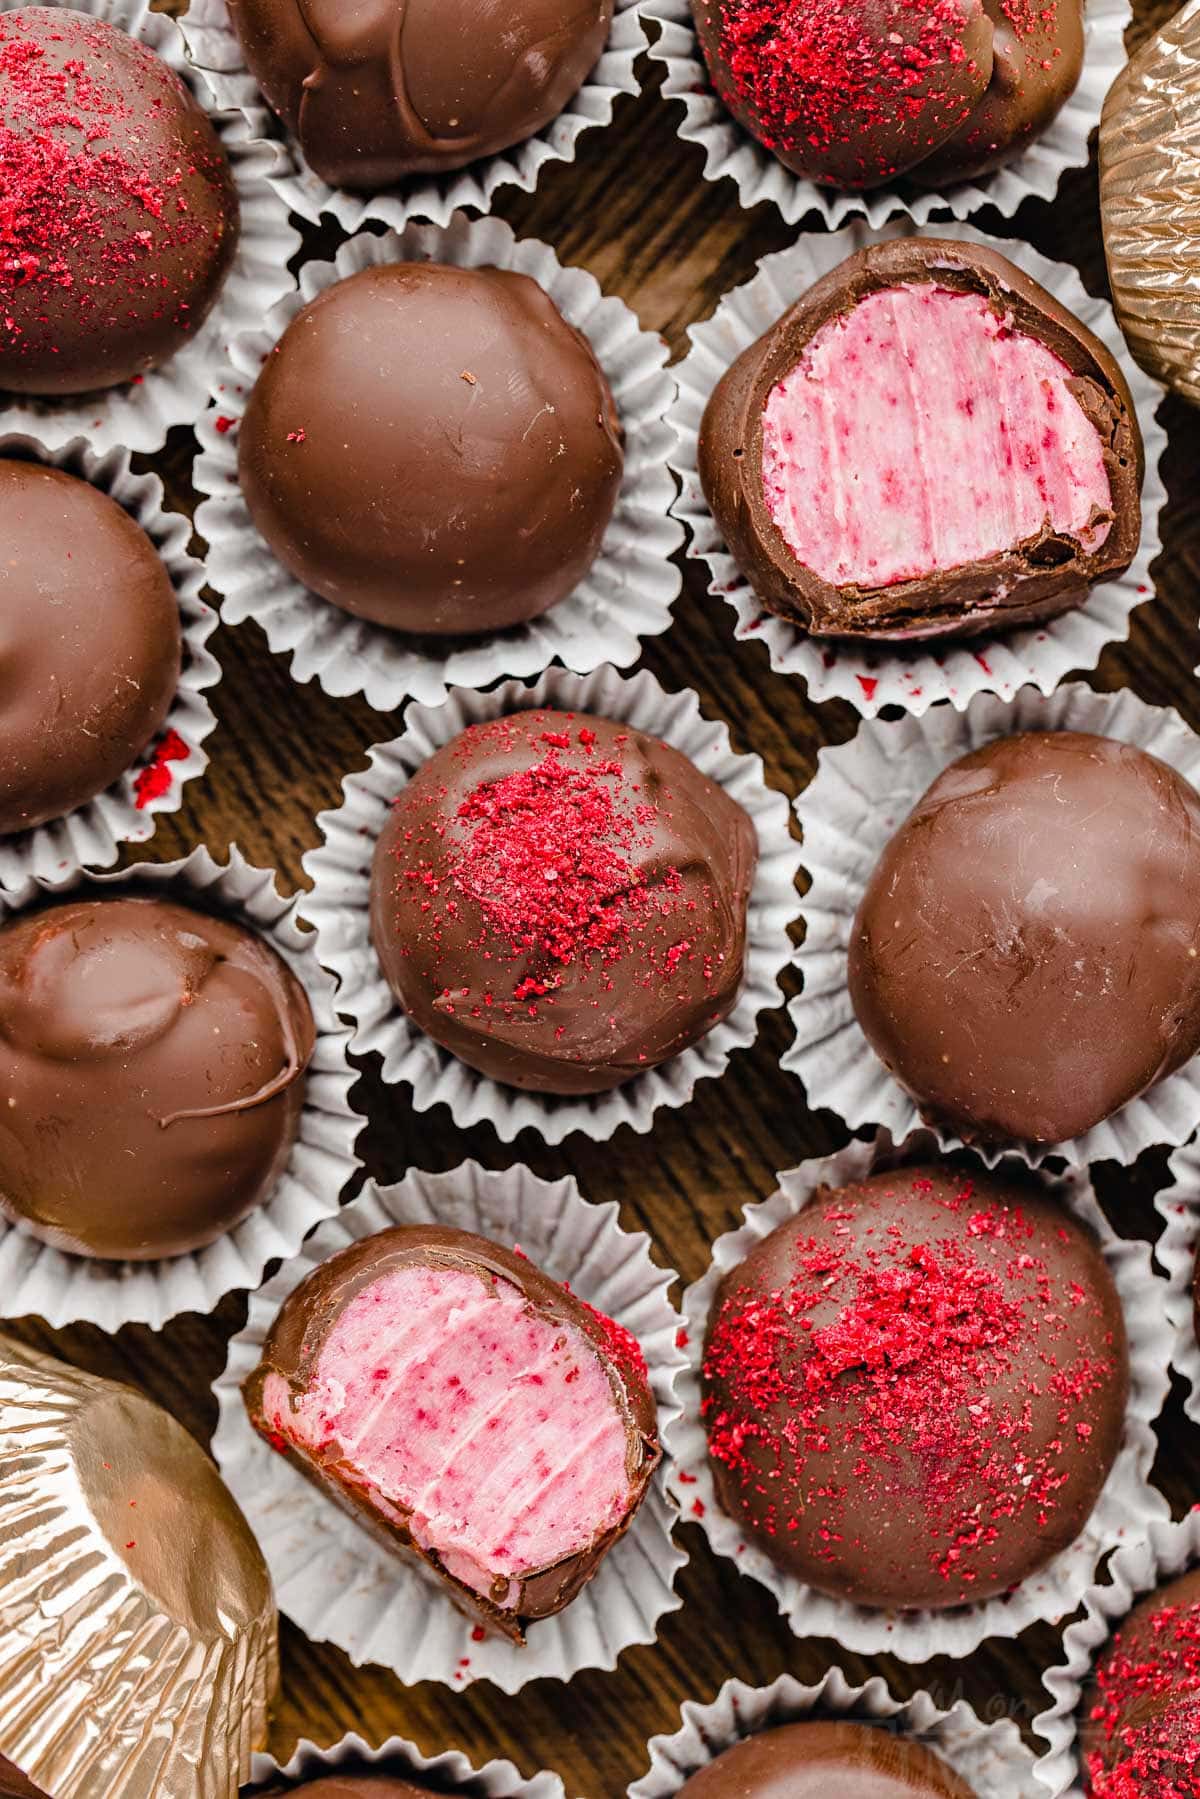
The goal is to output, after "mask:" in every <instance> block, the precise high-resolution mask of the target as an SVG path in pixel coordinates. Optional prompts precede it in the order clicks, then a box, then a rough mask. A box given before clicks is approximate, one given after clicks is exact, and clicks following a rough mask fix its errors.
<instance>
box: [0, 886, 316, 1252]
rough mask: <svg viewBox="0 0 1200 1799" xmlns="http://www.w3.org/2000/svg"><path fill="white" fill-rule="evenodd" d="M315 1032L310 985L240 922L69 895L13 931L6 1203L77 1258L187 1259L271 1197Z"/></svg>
mask: <svg viewBox="0 0 1200 1799" xmlns="http://www.w3.org/2000/svg"><path fill="white" fill-rule="evenodd" d="M314 1040H315V1029H314V1025H313V1018H312V1012H311V1009H310V1007H309V1003H308V997H307V995H306V994H305V992H304V989H303V987H301V985H300V983H299V982H298V981H297V979H296V977H295V976H294V975H293V974H292V972H291V970H290V969H289V968H288V967H287V965H286V963H285V962H283V961H282V960H281V959H280V957H279V956H278V955H277V954H276V953H275V951H274V950H273V949H272V948H271V947H270V946H269V944H267V943H265V942H264V941H263V940H262V938H260V937H258V936H257V935H256V934H255V933H254V932H253V931H249V930H247V929H246V928H245V927H244V926H242V925H240V924H235V923H233V922H230V921H226V920H224V919H220V918H214V917H212V916H210V915H208V914H207V913H203V912H197V911H194V910H193V909H192V908H191V907H189V906H180V905H176V904H175V903H174V902H173V901H170V900H165V899H158V898H155V899H140V898H132V897H129V896H126V895H119V896H114V897H105V898H92V897H89V898H83V899H75V900H68V901H65V902H64V903H62V904H60V905H55V906H50V907H47V908H45V909H44V910H40V911H35V912H31V913H28V914H19V915H17V916H16V917H15V918H13V919H12V920H11V921H10V922H9V923H8V924H6V925H5V926H4V927H3V929H0V1094H3V1095H4V1099H5V1104H4V1107H3V1110H2V1111H0V1211H2V1212H3V1214H4V1216H5V1217H7V1218H9V1219H10V1220H12V1221H13V1222H15V1223H18V1224H20V1225H21V1226H22V1228H23V1229H25V1230H27V1231H28V1232H30V1234H31V1235H33V1236H35V1237H39V1238H41V1239H42V1240H43V1241H44V1242H47V1243H51V1244H53V1245H54V1246H55V1247H56V1248H58V1249H65V1250H67V1251H69V1252H71V1253H73V1254H76V1255H83V1256H93V1257H99V1258H104V1259H117V1258H128V1259H130V1260H135V1261H146V1260H150V1259H153V1258H156V1257H160V1256H171V1255H181V1254H183V1253H184V1252H185V1251H187V1250H192V1249H197V1248H199V1247H200V1246H201V1245H202V1244H205V1243H210V1242H212V1240H213V1239H214V1238H216V1237H219V1236H221V1235H222V1233H223V1232H225V1231H227V1230H229V1229H231V1228H232V1226H233V1225H235V1224H237V1223H238V1222H239V1221H240V1220H241V1219H242V1218H244V1217H245V1216H246V1214H247V1213H248V1212H250V1211H252V1210H253V1208H254V1207H255V1206H256V1205H258V1204H259V1203H260V1202H261V1201H262V1200H263V1199H264V1198H265V1197H266V1196H267V1194H268V1193H269V1192H270V1190H271V1188H272V1187H273V1186H274V1185H275V1182H276V1180H277V1179H278V1177H279V1174H280V1173H281V1171H282V1169H283V1166H284V1164H285V1162H286V1161H287V1157H288V1154H289V1152H290V1150H291V1146H292V1143H293V1141H294V1139H295V1135H296V1130H297V1126H298V1121H299V1117H300V1110H301V1107H302V1105H303V1103H304V1084H305V1083H304V1072H305V1069H306V1068H307V1066H308V1062H309V1059H310V1057H311V1055H312V1051H313V1045H314Z"/></svg>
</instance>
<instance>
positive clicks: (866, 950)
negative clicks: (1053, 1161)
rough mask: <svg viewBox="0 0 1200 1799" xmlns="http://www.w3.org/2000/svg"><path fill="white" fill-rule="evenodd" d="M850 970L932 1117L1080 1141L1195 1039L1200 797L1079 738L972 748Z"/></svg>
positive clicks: (1166, 774) (871, 903) (1199, 988)
mask: <svg viewBox="0 0 1200 1799" xmlns="http://www.w3.org/2000/svg"><path fill="white" fill-rule="evenodd" d="M848 978H849V985H850V996H851V999H852V1001H853V1003H854V1010H855V1012H856V1014H857V1016H858V1021H859V1024H860V1025H861V1026H862V1029H863V1031H864V1032H865V1034H866V1037H867V1040H868V1042H869V1043H870V1044H871V1046H872V1048H873V1049H874V1050H875V1052H876V1054H877V1055H878V1056H879V1057H880V1059H881V1061H882V1062H883V1063H884V1064H885V1066H886V1067H887V1069H888V1070H889V1072H890V1073H891V1074H892V1075H893V1076H894V1077H895V1079H896V1080H897V1081H899V1083H900V1085H901V1086H902V1087H904V1089H905V1090H906V1091H907V1092H908V1093H909V1094H911V1096H912V1098H913V1099H914V1100H915V1101H916V1103H917V1105H918V1106H919V1107H920V1109H921V1112H922V1115H923V1116H924V1117H925V1118H926V1120H927V1121H929V1122H930V1123H932V1124H935V1125H939V1126H944V1127H945V1128H947V1129H949V1130H952V1131H956V1132H958V1133H959V1134H960V1135H961V1136H962V1137H963V1138H964V1139H966V1140H967V1141H972V1142H981V1143H993V1142H996V1143H1000V1142H1006V1141H1014V1140H1016V1141H1028V1142H1032V1143H1044V1144H1050V1143H1065V1142H1067V1141H1068V1140H1069V1139H1071V1138H1075V1137H1079V1136H1081V1135H1082V1134H1083V1133H1084V1132H1085V1131H1088V1130H1090V1129H1091V1128H1092V1126H1093V1125H1096V1124H1099V1123H1100V1122H1101V1121H1102V1120H1103V1119H1105V1118H1108V1117H1110V1116H1111V1114H1112V1113H1114V1112H1116V1111H1117V1110H1118V1109H1119V1108H1120V1107H1121V1106H1123V1105H1125V1104H1126V1103H1127V1102H1128V1101H1129V1100H1131V1099H1135V1098H1136V1097H1137V1096H1138V1095H1139V1094H1141V1093H1144V1092H1145V1091H1146V1090H1147V1088H1149V1087H1151V1086H1153V1085H1154V1083H1155V1082H1156V1081H1158V1080H1160V1079H1161V1078H1162V1077H1163V1076H1164V1075H1167V1074H1171V1073H1172V1072H1173V1071H1174V1070H1175V1069H1177V1068H1179V1067H1181V1066H1182V1064H1183V1063H1184V1062H1186V1061H1188V1059H1189V1058H1190V1057H1191V1056H1192V1055H1194V1054H1195V1052H1196V1050H1197V1048H1200V795H1197V793H1196V792H1195V790H1194V789H1193V788H1192V787H1190V786H1189V785H1188V783H1187V782H1186V781H1185V780H1184V779H1183V778H1182V776H1180V775H1178V774H1176V773H1175V771H1174V769H1172V768H1169V767H1168V766H1167V765H1166V763H1164V762H1160V761H1159V760H1158V758H1157V757H1155V756H1150V755H1147V754H1146V753H1145V751H1143V750H1140V749H1137V748H1136V747H1135V746H1134V745H1132V744H1128V743H1120V742H1117V741H1116V740H1115V739H1113V738H1108V737H1098V736H1093V735H1091V734H1089V733H1084V732H1075V731H1057V732H1055V731H1029V732H1024V733H1021V734H1019V735H1017V736H1013V737H1001V738H998V739H997V740H996V741H995V742H993V743H990V744H988V745H986V747H985V748H983V749H979V750H974V751H972V753H971V754H970V755H968V756H964V757H962V758H961V759H960V760H959V761H957V762H955V763H952V764H951V766H950V767H949V768H947V769H946V770H945V771H944V773H943V774H941V775H939V777H938V779H937V780H936V781H935V782H934V783H933V785H932V787H930V789H929V791H928V792H927V793H926V794H925V795H924V796H923V798H922V799H920V800H919V801H918V802H917V804H916V806H915V807H914V808H913V810H912V812H911V813H910V814H909V816H908V818H907V820H906V821H905V823H904V824H903V825H902V826H901V827H900V829H899V830H898V831H897V833H896V835H895V836H894V837H893V838H892V839H891V841H890V843H889V844H888V845H887V848H886V849H885V850H884V852H883V855H882V856H881V857H880V859H879V861H878V863H877V864H876V867H875V870H874V872H873V874H872V875H871V878H870V881H869V882H868V884H867V887H866V890H865V892H864V894H863V897H862V901H861V903H860V905H859V908H858V913H857V916H856V918H855V920H854V925H853V928H852V931H851V936H850V951H849V965H848Z"/></svg>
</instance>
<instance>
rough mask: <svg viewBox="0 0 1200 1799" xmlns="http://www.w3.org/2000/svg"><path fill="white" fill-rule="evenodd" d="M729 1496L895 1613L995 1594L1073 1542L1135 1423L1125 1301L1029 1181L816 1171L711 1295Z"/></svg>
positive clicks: (713, 1399) (713, 1433)
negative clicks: (782, 1219)
mask: <svg viewBox="0 0 1200 1799" xmlns="http://www.w3.org/2000/svg"><path fill="white" fill-rule="evenodd" d="M702 1379H703V1401H702V1416H703V1420H704V1426H705V1430H706V1432H707V1436H708V1447H709V1455H710V1458H711V1463H712V1469H713V1477H714V1480H715V1482H716V1488H717V1493H718V1496H719V1499H720V1503H721V1505H722V1507H723V1509H724V1510H725V1511H726V1512H727V1513H728V1514H729V1515H730V1516H731V1517H733V1518H735V1519H736V1520H737V1522H738V1524H739V1526H740V1527H741V1528H742V1529H743V1530H744V1531H745V1532H746V1535H747V1537H748V1538H750V1539H751V1540H752V1541H753V1542H754V1543H756V1544H757V1545H758V1547H759V1548H760V1549H762V1550H763V1551H764V1553H765V1554H766V1555H768V1556H769V1557H770V1558H771V1560H772V1561H773V1562H774V1563H776V1565H777V1566H778V1567H779V1568H781V1569H782V1570H784V1571H785V1572H786V1573H787V1574H790V1575H793V1576H794V1577H795V1578H796V1579H798V1580H801V1581H804V1582H805V1583H807V1584H808V1585H809V1586H812V1587H815V1588H816V1589H817V1590H818V1591H819V1592H823V1593H829V1594H832V1595H833V1596H834V1597H835V1598H838V1599H845V1600H850V1601H852V1602H854V1603H856V1604H858V1605H868V1606H880V1607H886V1608H888V1609H889V1610H897V1611H901V1610H912V1609H917V1610H921V1609H924V1608H926V1607H933V1608H939V1609H940V1608H944V1607H948V1606H955V1605H969V1604H974V1603H977V1602H978V1601H980V1600H984V1599H990V1598H993V1597H994V1596H995V1595H997V1594H1000V1593H1004V1592H1007V1591H1008V1589H1009V1588H1010V1587H1015V1586H1017V1585H1019V1583H1020V1582H1021V1581H1023V1580H1026V1579H1028V1578H1029V1576H1030V1575H1032V1574H1035V1573H1037V1572H1038V1570H1039V1569H1041V1568H1043V1567H1045V1566H1046V1564H1047V1563H1048V1562H1050V1561H1052V1560H1053V1558H1054V1557H1055V1556H1056V1555H1058V1554H1059V1552H1060V1551H1061V1550H1063V1549H1066V1548H1067V1547H1068V1545H1069V1544H1071V1543H1073V1542H1074V1541H1075V1539H1076V1537H1077V1536H1078V1535H1079V1533H1080V1531H1081V1530H1082V1529H1083V1527H1084V1525H1085V1524H1086V1523H1087V1520H1088V1518H1089V1517H1090V1515H1091V1513H1092V1510H1093V1508H1094V1506H1095V1504H1096V1501H1097V1499H1098V1498H1099V1495H1100V1491H1101V1489H1102V1487H1103V1486H1104V1483H1105V1481H1106V1479H1107V1478H1108V1474H1109V1471H1110V1470H1111V1468H1112V1466H1113V1463H1114V1461H1115V1459H1116V1455H1117V1451H1118V1449H1119V1447H1120V1443H1121V1438H1122V1433H1123V1430H1124V1424H1125V1404H1126V1399H1127V1395H1128V1390H1129V1354H1128V1347H1127V1343H1126V1337H1125V1327H1124V1321H1123V1318H1122V1314H1121V1303H1120V1300H1119V1298H1118V1295H1117V1291H1116V1287H1115V1285H1114V1283H1113V1280H1112V1277H1111V1275H1110V1274H1109V1271H1108V1267H1107V1265H1106V1263H1105V1261H1104V1258H1103V1256H1102V1255H1101V1253H1100V1250H1099V1248H1098V1246H1097V1244H1096V1243H1095V1241H1094V1240H1093V1238H1092V1237H1091V1235H1090V1234H1089V1233H1088V1232H1087V1231H1086V1230H1085V1229H1084V1227H1083V1226H1082V1225H1081V1224H1080V1223H1078V1221H1077V1220H1076V1219H1075V1218H1074V1217H1073V1216H1072V1215H1071V1214H1070V1213H1069V1212H1067V1211H1066V1210H1064V1208H1063V1207H1061V1206H1060V1205H1058V1204H1056V1203H1055V1202H1054V1201H1053V1200H1052V1199H1051V1198H1049V1197H1048V1196H1047V1195H1046V1194H1045V1193H1044V1192H1043V1191H1042V1190H1041V1189H1040V1188H1038V1187H1036V1186H1035V1185H1033V1184H1032V1182H1030V1183H1020V1182H1017V1181H1015V1180H1011V1179H997V1178H995V1177H993V1176H990V1175H984V1174H975V1173H971V1172H963V1171H962V1170H961V1169H958V1168H955V1167H953V1166H952V1165H950V1164H949V1163H937V1164H933V1165H930V1166H928V1167H913V1168H904V1169H901V1170H898V1171H897V1172H894V1173H890V1174H876V1175H872V1176H871V1177H870V1178H869V1179H866V1180H863V1181H860V1182H857V1183H855V1184H854V1185H851V1186H847V1187H843V1188H829V1187H820V1188H818V1189H817V1191H816V1192H815V1193H814V1194H813V1196H812V1198H811V1200H810V1201H809V1203H808V1204H807V1205H806V1206H805V1207H804V1208H803V1210H802V1211H801V1212H799V1213H798V1214H797V1215H796V1216H795V1217H794V1218H790V1219H788V1220H787V1222H786V1223H784V1224H781V1225H780V1226H779V1227H778V1228H777V1229H776V1230H774V1231H772V1232H771V1234H770V1236H768V1237H766V1238H765V1239H764V1240H763V1241H762V1242H761V1243H759V1244H756V1245H755V1247H754V1248H753V1249H752V1250H751V1252H750V1254H749V1255H748V1256H747V1257H746V1258H745V1260H744V1261H743V1262H741V1263H739V1264H738V1266H737V1267H735V1268H731V1269H730V1270H729V1272H728V1273H727V1274H726V1275H725V1277H724V1279H723V1280H722V1282H721V1284H720V1287H719V1288H718V1290H717V1294H716V1298H715V1300H714V1303H713V1308H712V1313H711V1316H710V1319H709V1325H708V1332H707V1336H706V1340H705V1344H704V1359H703V1373H702Z"/></svg>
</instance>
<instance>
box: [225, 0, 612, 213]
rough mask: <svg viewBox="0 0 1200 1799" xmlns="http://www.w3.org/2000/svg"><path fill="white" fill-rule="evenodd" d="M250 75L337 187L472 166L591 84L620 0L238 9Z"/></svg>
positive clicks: (310, 1) (449, 0) (251, 4)
mask: <svg viewBox="0 0 1200 1799" xmlns="http://www.w3.org/2000/svg"><path fill="white" fill-rule="evenodd" d="M229 11H230V14H231V16H232V19H233V24H234V28H235V29H236V31H237V34H238V37H239V39H240V40H241V44H242V49H243V51H244V52H245V56H246V62H247V64H248V66H249V68H250V72H251V74H252V75H253V76H254V78H255V80H256V81H257V82H258V84H259V86H260V87H261V88H262V90H263V93H264V94H265V96H266V98H267V101H268V102H269V104H270V105H271V106H272V107H273V108H274V110H275V111H276V112H277V113H278V114H279V116H280V118H281V119H282V120H283V122H284V124H285V125H286V126H287V128H288V130H289V131H290V132H291V133H292V134H293V136H295V137H296V138H297V139H298V140H299V144H300V148H301V150H302V151H303V153H304V157H305V160H306V162H307V163H308V165H309V167H310V168H311V169H313V170H314V172H315V173H316V174H318V175H320V176H321V177H322V179H323V180H325V181H328V182H329V183H330V184H331V185H332V186H334V187H353V188H381V187H390V186H392V184H393V183H394V182H397V181H401V180H403V178H404V177H405V176H406V175H428V174H434V175H436V174H440V173H442V171H444V170H448V169H461V168H462V167H463V166H464V165H465V164H466V163H469V162H474V161H475V159H476V158H477V157H481V156H492V155H494V154H495V153H496V151H498V150H507V149H508V148H509V146H510V145H512V144H518V143H521V142H522V141H523V140H524V139H525V138H528V137H532V136H533V135H534V133H535V132H538V131H540V130H541V128H542V126H543V125H547V124H549V122H550V120H551V119H555V118H557V117H558V115H559V113H560V112H562V111H563V109H564V108H565V107H566V106H567V105H568V103H569V102H570V101H571V100H572V99H573V98H574V96H575V94H576V93H577V92H578V90H579V89H580V88H581V87H582V86H583V83H584V81H585V80H586V78H587V76H588V74H589V72H590V71H591V69H592V67H593V65H594V64H595V63H596V61H597V60H598V59H599V56H600V53H601V51H602V50H603V49H604V44H605V40H606V39H607V37H608V29H609V26H610V24H611V22H612V11H613V7H612V0H505V4H504V5H502V6H496V5H493V4H489V3H487V0H366V3H365V4H362V5H356V6H352V7H347V6H346V5H345V0H230V5H229Z"/></svg>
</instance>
